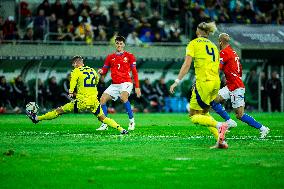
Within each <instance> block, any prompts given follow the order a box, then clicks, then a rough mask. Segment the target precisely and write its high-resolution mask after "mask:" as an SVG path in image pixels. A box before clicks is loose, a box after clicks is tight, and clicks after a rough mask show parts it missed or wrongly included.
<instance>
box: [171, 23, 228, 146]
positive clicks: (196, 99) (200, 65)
mask: <svg viewBox="0 0 284 189" xmlns="http://www.w3.org/2000/svg"><path fill="white" fill-rule="evenodd" d="M214 30H216V25H215V23H213V22H211V23H205V22H202V23H200V24H199V25H198V26H197V29H196V35H197V38H196V39H194V40H192V41H191V42H190V43H189V44H188V46H187V48H186V57H185V61H184V63H183V65H182V67H181V69H180V72H179V74H178V78H177V79H176V80H175V82H174V83H173V84H172V85H171V87H170V92H171V93H174V89H175V88H176V87H177V85H178V84H179V82H180V80H181V79H182V78H183V77H184V76H185V75H186V74H187V72H188V71H189V69H190V66H191V62H192V61H194V71H195V76H196V83H195V86H194V87H193V90H192V96H191V99H190V112H189V114H190V115H189V116H190V119H191V121H192V122H193V123H195V124H199V125H202V126H206V127H207V128H208V129H209V130H210V131H211V132H212V134H213V135H214V137H215V138H216V140H217V145H216V146H214V147H217V148H228V145H227V143H226V142H225V133H226V131H227V129H228V125H227V123H225V122H224V123H221V122H217V121H216V120H215V119H214V118H213V117H211V116H210V114H209V108H210V105H211V103H212V101H213V100H214V99H215V98H216V97H217V96H218V91H219V88H220V78H219V72H218V71H219V62H220V60H219V52H218V49H217V47H216V45H215V44H214V43H212V42H211V41H210V40H209V39H208V36H209V34H210V33H213V32H214Z"/></svg>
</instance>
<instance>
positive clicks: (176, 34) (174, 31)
mask: <svg viewBox="0 0 284 189" xmlns="http://www.w3.org/2000/svg"><path fill="white" fill-rule="evenodd" d="M180 32H181V31H180V28H179V25H178V23H176V22H175V23H172V24H171V26H170V39H169V41H170V42H181V40H180Z"/></svg>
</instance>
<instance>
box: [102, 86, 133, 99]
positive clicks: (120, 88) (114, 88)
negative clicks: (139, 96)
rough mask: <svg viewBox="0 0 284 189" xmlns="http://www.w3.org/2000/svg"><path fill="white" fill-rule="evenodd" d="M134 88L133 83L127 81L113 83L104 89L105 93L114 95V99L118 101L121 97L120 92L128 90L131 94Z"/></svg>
mask: <svg viewBox="0 0 284 189" xmlns="http://www.w3.org/2000/svg"><path fill="white" fill-rule="evenodd" d="M132 89H133V83H130V82H125V83H121V84H111V85H110V86H109V87H108V88H107V89H106V90H105V91H104V93H106V94H109V95H110V96H111V97H112V100H113V101H116V100H117V99H118V98H119V97H120V94H121V93H122V92H123V91H126V92H128V94H129V95H130V94H131V91H132Z"/></svg>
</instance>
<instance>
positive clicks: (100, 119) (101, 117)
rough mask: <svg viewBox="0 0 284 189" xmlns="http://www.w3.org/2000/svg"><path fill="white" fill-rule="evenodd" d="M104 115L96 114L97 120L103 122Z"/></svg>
mask: <svg viewBox="0 0 284 189" xmlns="http://www.w3.org/2000/svg"><path fill="white" fill-rule="evenodd" d="M105 118H106V116H105V115H101V116H98V120H99V121H101V122H103V121H104V120H105Z"/></svg>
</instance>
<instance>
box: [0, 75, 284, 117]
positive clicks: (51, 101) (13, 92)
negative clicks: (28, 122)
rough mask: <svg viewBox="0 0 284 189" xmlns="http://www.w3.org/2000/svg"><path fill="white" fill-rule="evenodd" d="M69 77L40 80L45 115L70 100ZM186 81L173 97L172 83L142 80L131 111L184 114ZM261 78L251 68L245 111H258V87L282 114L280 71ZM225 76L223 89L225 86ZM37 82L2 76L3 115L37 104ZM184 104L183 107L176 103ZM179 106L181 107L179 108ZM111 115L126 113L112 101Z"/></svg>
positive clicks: (0, 106)
mask: <svg viewBox="0 0 284 189" xmlns="http://www.w3.org/2000/svg"><path fill="white" fill-rule="evenodd" d="M70 79H71V77H70V74H68V75H67V76H66V78H63V79H61V80H60V81H58V79H57V78H56V77H55V76H52V77H50V78H49V79H48V80H46V81H42V80H41V79H39V80H38V93H37V94H38V105H39V107H40V109H41V111H42V112H45V111H46V110H50V109H52V108H56V107H58V106H61V105H63V104H65V103H67V102H69V101H70V100H71V99H70V98H69V97H68V90H69V83H70ZM191 80H192V79H189V80H184V81H182V83H181V84H180V86H179V88H178V89H177V91H176V93H175V96H172V95H170V93H169V86H170V85H171V84H172V82H173V81H172V80H169V81H167V82H166V81H165V78H164V77H161V78H160V79H158V80H155V81H152V82H151V81H150V79H149V78H145V79H144V80H141V81H140V86H141V92H142V97H141V98H137V97H136V95H135V93H134V92H133V93H132V94H131V95H130V98H129V100H130V102H131V104H132V109H133V110H134V111H135V112H144V113H147V112H172V111H173V112H174V111H178V112H179V111H185V106H186V103H187V101H186V99H188V100H189V99H190V96H191V89H192V84H193V82H192V81H191ZM258 81H259V75H258V74H257V72H256V70H255V69H251V70H250V72H249V73H248V74H247V76H246V79H245V85H246V94H245V98H246V99H245V101H246V108H247V109H248V110H251V111H253V110H256V109H257V108H258V104H259V102H258V88H259V86H260V91H261V108H262V110H263V111H265V112H267V111H268V110H269V107H268V102H270V110H271V111H272V112H281V94H282V83H281V80H280V79H279V74H278V73H277V71H273V72H272V73H271V77H270V79H267V75H266V74H265V73H264V72H262V73H261V83H260V85H259V84H258ZM225 82H226V81H225V80H224V77H223V79H222V84H221V87H223V86H225ZM110 84H111V81H108V82H104V81H103V80H100V81H99V84H98V85H97V87H98V98H100V96H101V95H102V93H103V92H104V90H105V89H106V88H107V87H108V86H109V85H110ZM35 86H36V81H35V80H34V79H32V80H30V81H27V82H24V80H23V79H22V77H21V76H18V77H16V78H14V79H13V80H12V81H10V82H7V80H6V78H5V76H0V113H4V112H8V113H12V112H13V113H20V112H22V111H24V107H25V104H27V103H28V102H31V101H35V98H36V88H35ZM177 103H181V104H179V105H178V104H177ZM176 106H182V107H181V108H180V109H178V108H177V107H176ZM108 107H109V112H110V113H115V112H116V111H123V107H122V106H121V103H119V102H114V101H113V102H110V103H109V104H108ZM225 107H226V109H228V110H231V109H232V108H231V103H230V102H228V103H226V104H225Z"/></svg>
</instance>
